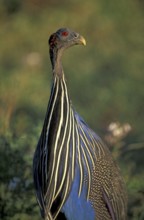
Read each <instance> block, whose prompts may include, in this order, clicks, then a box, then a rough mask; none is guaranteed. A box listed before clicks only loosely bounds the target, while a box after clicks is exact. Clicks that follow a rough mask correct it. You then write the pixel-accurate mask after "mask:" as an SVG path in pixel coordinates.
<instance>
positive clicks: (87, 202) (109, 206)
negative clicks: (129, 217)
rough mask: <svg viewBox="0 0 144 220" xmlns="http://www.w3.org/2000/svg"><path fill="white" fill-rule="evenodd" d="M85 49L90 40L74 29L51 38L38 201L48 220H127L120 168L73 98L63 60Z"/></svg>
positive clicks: (36, 166) (37, 165)
mask: <svg viewBox="0 0 144 220" xmlns="http://www.w3.org/2000/svg"><path fill="white" fill-rule="evenodd" d="M80 44H81V45H85V44H86V41H85V39H84V38H83V37H82V36H81V35H79V34H78V33H76V32H74V31H71V30H70V29H68V28H61V29H59V30H58V31H57V32H56V33H54V34H52V35H51V36H50V39H49V48H50V59H51V63H52V73H53V84H52V89H51V95H50V99H49V103H48V108H47V112H46V116H45V121H44V125H43V129H42V132H41V136H40V139H39V142H38V145H37V148H36V151H35V155H34V160H33V175H34V184H35V189H36V196H37V200H38V203H39V206H40V210H41V214H42V216H43V218H44V219H45V220H52V219H66V220H125V219H126V212H127V194H126V191H125V184H124V182H123V179H122V177H121V174H120V171H119V168H118V166H117V164H116V163H115V162H114V160H113V158H112V156H111V153H110V151H109V150H108V148H107V146H106V145H105V144H104V143H103V141H102V140H101V139H100V138H99V136H98V135H97V134H96V133H94V131H92V129H90V128H89V126H88V125H87V124H86V123H85V122H84V120H83V119H82V118H81V117H80V116H79V114H77V112H76V111H75V110H74V108H73V106H72V103H71V100H70V97H69V93H68V89H67V84H66V81H65V75H64V71H63V67H62V63H61V58H62V54H63V52H64V50H65V49H66V48H69V47H71V46H73V45H80Z"/></svg>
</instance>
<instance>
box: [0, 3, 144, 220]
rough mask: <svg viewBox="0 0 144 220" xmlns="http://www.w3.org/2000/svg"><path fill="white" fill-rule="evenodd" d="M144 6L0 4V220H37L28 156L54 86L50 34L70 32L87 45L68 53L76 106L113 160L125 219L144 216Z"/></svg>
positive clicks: (67, 65) (67, 70) (66, 61)
mask: <svg viewBox="0 0 144 220" xmlns="http://www.w3.org/2000/svg"><path fill="white" fill-rule="evenodd" d="M143 11H144V2H143V1H141V0H127V1H125V0H121V1H117V0H116V1H114V0H109V1H106V0H89V1H86V0H83V1H82V0H69V1H66V0H61V1H58V0H25V1H22V0H1V1H0V219H3V220H31V219H35V220H40V219H41V217H40V213H39V207H38V205H37V202H36V199H35V192H34V189H33V180H32V158H33V153H34V150H35V147H36V144H37V141H38V138H39V135H40V132H41V128H42V125H43V120H44V116H45V112H46V107H47V102H48V98H49V95H50V87H51V80H52V74H51V65H50V61H49V53H48V45H47V41H48V37H49V35H50V34H51V33H53V32H55V31H56V30H57V29H58V28H60V27H69V28H71V29H73V30H75V31H77V32H79V33H80V34H82V35H83V36H84V37H85V38H86V40H87V47H74V48H71V49H69V50H68V51H66V52H65V54H64V57H63V65H64V70H65V75H66V79H67V84H68V87H69V92H70V96H71V99H72V102H73V105H74V107H75V108H76V110H77V111H78V112H79V113H80V115H81V116H82V117H83V118H84V119H85V121H86V122H87V123H88V124H89V125H90V126H91V127H92V128H93V129H94V130H95V131H96V132H97V133H98V134H99V135H100V136H101V137H102V138H103V139H104V140H105V142H106V143H107V144H108V146H109V148H110V150H111V151H112V153H113V155H114V157H115V158H116V160H117V161H118V163H119V165H120V167H121V170H122V174H123V176H124V178H125V181H126V185H127V190H128V195H129V206H128V219H130V220H138V219H139V220H143V219H144V171H143V168H144V137H143V132H144V108H143V107H144V71H143V70H144V13H143Z"/></svg>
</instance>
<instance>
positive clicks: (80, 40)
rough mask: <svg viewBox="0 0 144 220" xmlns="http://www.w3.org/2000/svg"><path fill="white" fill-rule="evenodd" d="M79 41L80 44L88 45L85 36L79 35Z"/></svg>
mask: <svg viewBox="0 0 144 220" xmlns="http://www.w3.org/2000/svg"><path fill="white" fill-rule="evenodd" d="M77 42H78V44H82V45H84V46H85V45H86V40H85V39H84V37H83V36H81V35H79V36H78V38H77Z"/></svg>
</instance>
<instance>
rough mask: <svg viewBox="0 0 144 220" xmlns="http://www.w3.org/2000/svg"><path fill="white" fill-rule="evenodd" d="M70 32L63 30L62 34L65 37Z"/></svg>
mask: <svg viewBox="0 0 144 220" xmlns="http://www.w3.org/2000/svg"><path fill="white" fill-rule="evenodd" d="M68 34H69V33H68V32H67V31H63V32H62V33H61V35H62V36H64V37H66V36H68Z"/></svg>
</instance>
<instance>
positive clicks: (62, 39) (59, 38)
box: [49, 28, 86, 50]
mask: <svg viewBox="0 0 144 220" xmlns="http://www.w3.org/2000/svg"><path fill="white" fill-rule="evenodd" d="M73 45H86V41H85V39H84V37H82V36H81V35H80V34H78V33H76V32H74V31H72V30H70V29H68V28H61V29H59V30H58V31H56V32H55V33H53V34H52V35H51V36H50V38H49V46H50V49H57V50H60V49H62V50H64V49H66V48H68V47H71V46H73Z"/></svg>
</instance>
